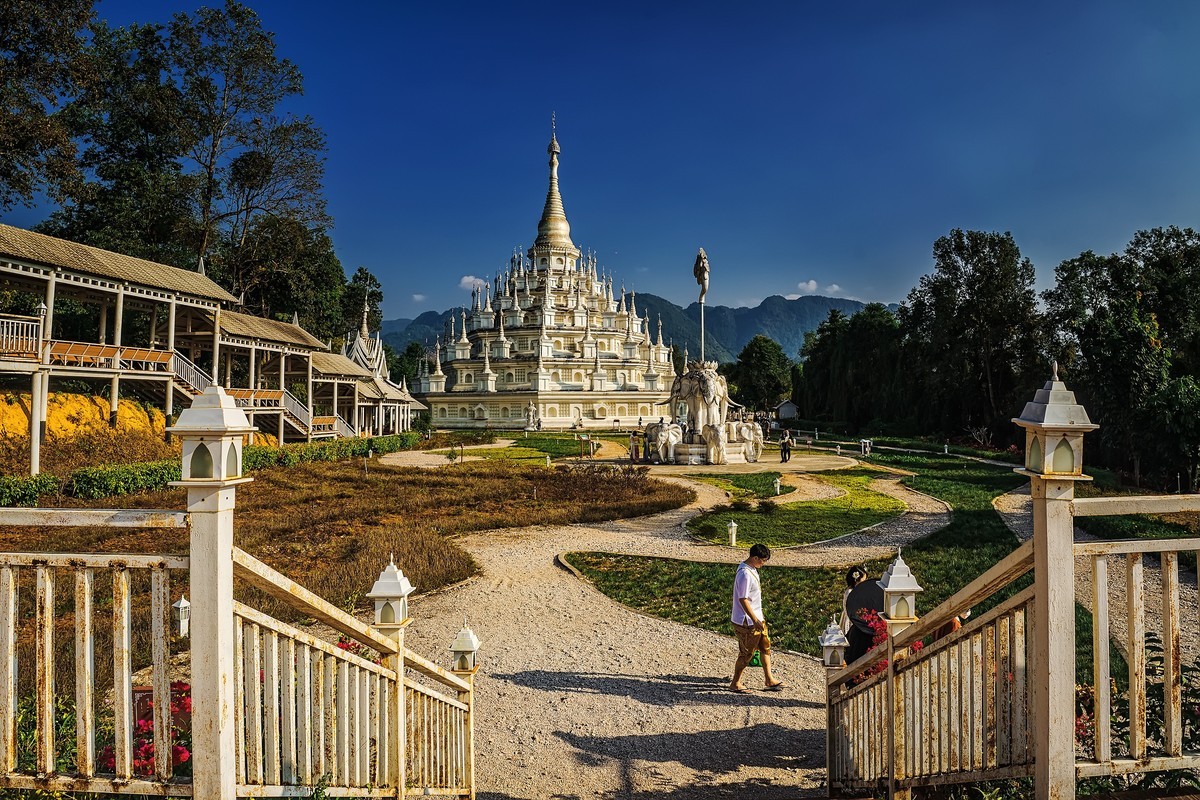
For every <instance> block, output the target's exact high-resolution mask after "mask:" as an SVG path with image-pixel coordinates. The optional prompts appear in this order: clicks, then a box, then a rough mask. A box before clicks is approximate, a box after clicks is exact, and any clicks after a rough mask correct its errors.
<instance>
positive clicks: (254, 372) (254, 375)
mask: <svg viewBox="0 0 1200 800" xmlns="http://www.w3.org/2000/svg"><path fill="white" fill-rule="evenodd" d="M250 388H251V389H257V388H258V348H257V347H255V346H254V345H250ZM251 424H253V422H252V423H251Z"/></svg>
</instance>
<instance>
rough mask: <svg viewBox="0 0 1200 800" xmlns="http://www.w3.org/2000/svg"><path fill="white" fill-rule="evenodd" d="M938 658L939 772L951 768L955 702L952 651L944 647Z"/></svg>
mask: <svg viewBox="0 0 1200 800" xmlns="http://www.w3.org/2000/svg"><path fill="white" fill-rule="evenodd" d="M937 659H938V687H939V690H938V772H945V771H946V770H948V769H950V747H951V740H952V739H953V735H952V733H951V721H952V720H953V719H954V716H953V715H954V711H953V707H954V706H953V704H952V703H951V702H950V701H951V698H952V697H953V695H952V694H951V683H950V651H949V650H948V649H946V648H942V650H941V652H939V653H938V655H937Z"/></svg>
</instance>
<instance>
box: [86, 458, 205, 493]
mask: <svg viewBox="0 0 1200 800" xmlns="http://www.w3.org/2000/svg"><path fill="white" fill-rule="evenodd" d="M180 477H182V475H181V470H180V463H179V462H178V461H148V462H144V463H141V464H111V465H108V466H104V467H85V468H84V469H77V470H75V471H74V472H72V473H71V494H73V495H74V496H75V497H78V498H80V499H83V500H96V499H99V498H101V497H112V496H113V495H121V494H132V493H133V492H157V491H160V490H162V489H165V488H167V484H168V483H170V482H171V481H177V480H179V479H180Z"/></svg>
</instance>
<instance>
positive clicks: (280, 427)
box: [279, 408, 285, 444]
mask: <svg viewBox="0 0 1200 800" xmlns="http://www.w3.org/2000/svg"><path fill="white" fill-rule="evenodd" d="M284 416H285V415H284V413H283V409H282V408H281V409H279V443H280V444H283V418H284Z"/></svg>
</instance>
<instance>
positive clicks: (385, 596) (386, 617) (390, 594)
mask: <svg viewBox="0 0 1200 800" xmlns="http://www.w3.org/2000/svg"><path fill="white" fill-rule="evenodd" d="M412 592H413V585H412V584H411V583H409V580H408V578H407V577H406V576H405V575H404V573H403V572H401V571H400V568H399V567H397V566H396V559H395V556H393V557H392V558H391V559H389V560H388V565H387V566H386V567H384V569H383V572H381V573H379V579H378V580H377V581H375V585H374V586H372V587H371V591H369V592H367V599H368V600H374V601H375V627H376V628H379V629H380V630H382V631H386V632H388V633H391V632H394V631H397V630H399V629H400V628H403V627H404V625H405V624H406V623H407V622H408V596H409V595H410V594H412Z"/></svg>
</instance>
